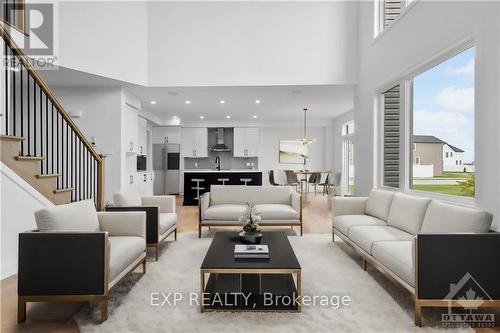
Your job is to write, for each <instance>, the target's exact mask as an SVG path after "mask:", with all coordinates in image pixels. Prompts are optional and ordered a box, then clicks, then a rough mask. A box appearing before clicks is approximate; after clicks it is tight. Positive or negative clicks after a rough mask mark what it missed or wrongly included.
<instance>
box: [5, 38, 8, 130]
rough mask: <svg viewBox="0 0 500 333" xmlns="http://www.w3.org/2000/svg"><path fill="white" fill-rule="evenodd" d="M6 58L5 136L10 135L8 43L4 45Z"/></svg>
mask: <svg viewBox="0 0 500 333" xmlns="http://www.w3.org/2000/svg"><path fill="white" fill-rule="evenodd" d="M4 48H5V53H4V54H5V58H6V61H7V66H6V67H5V135H9V54H8V49H7V43H4Z"/></svg>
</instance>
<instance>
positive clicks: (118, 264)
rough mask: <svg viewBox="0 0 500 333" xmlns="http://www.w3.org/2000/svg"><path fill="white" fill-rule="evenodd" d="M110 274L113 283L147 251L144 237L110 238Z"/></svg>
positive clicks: (109, 279)
mask: <svg viewBox="0 0 500 333" xmlns="http://www.w3.org/2000/svg"><path fill="white" fill-rule="evenodd" d="M108 239H109V274H108V281H109V282H111V281H112V280H113V279H114V278H115V277H116V276H118V274H120V273H121V272H122V271H123V270H124V269H125V268H127V266H128V265H130V264H131V263H132V262H133V261H134V260H136V259H137V258H138V257H139V256H140V255H141V254H142V253H143V252H144V250H145V249H146V242H145V241H144V238H142V237H134V236H114V237H109V238H108Z"/></svg>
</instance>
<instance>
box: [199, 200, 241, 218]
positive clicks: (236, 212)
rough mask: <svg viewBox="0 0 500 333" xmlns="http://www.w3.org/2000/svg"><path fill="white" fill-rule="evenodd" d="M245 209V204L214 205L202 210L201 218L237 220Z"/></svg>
mask: <svg viewBox="0 0 500 333" xmlns="http://www.w3.org/2000/svg"><path fill="white" fill-rule="evenodd" d="M246 211H247V206H245V205H227V204H222V205H214V206H210V207H208V208H207V209H206V210H205V211H204V212H203V219H205V220H222V221H228V220H229V221H230V220H233V221H238V219H239V218H240V217H241V216H243V215H244V214H245V213H246Z"/></svg>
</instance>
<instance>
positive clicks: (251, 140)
mask: <svg viewBox="0 0 500 333" xmlns="http://www.w3.org/2000/svg"><path fill="white" fill-rule="evenodd" d="M258 156H259V129H258V128H253V127H252V128H243V127H236V128H235V129H234V157H258Z"/></svg>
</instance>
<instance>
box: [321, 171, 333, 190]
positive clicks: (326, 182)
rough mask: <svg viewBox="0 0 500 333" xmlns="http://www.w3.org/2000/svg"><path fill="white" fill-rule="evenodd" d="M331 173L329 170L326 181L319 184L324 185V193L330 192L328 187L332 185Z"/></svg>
mask: <svg viewBox="0 0 500 333" xmlns="http://www.w3.org/2000/svg"><path fill="white" fill-rule="evenodd" d="M331 175H332V174H331V173H330V172H329V173H328V174H327V175H326V178H325V181H324V182H323V183H319V184H318V185H319V186H321V187H323V195H325V193H326V194H328V187H329V186H330V177H331Z"/></svg>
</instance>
